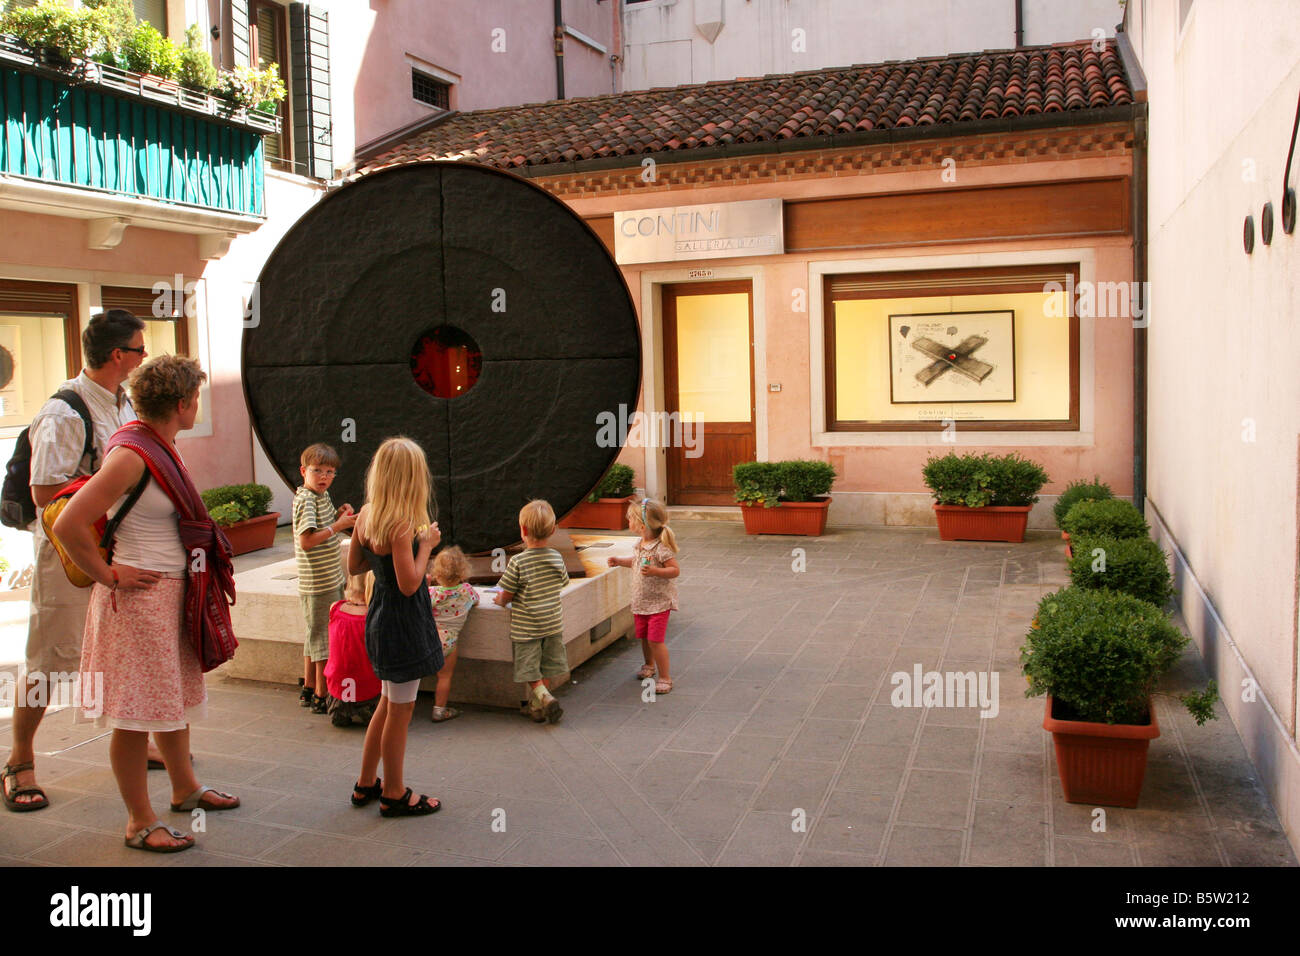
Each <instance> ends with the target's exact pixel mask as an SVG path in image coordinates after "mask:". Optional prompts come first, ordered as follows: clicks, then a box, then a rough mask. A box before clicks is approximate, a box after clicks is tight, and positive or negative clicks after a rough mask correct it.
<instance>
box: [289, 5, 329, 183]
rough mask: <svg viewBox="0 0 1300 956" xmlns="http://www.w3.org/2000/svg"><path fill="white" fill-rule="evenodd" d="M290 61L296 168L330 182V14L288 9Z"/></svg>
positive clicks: (299, 7)
mask: <svg viewBox="0 0 1300 956" xmlns="http://www.w3.org/2000/svg"><path fill="white" fill-rule="evenodd" d="M289 61H290V65H291V67H290V68H291V71H292V81H291V87H292V95H293V123H292V125H293V147H294V158H295V159H296V160H297V164H296V165H297V168H298V170H299V171H300V172H302V173H304V174H305V175H307V176H313V177H315V178H316V179H329V178H330V177H332V176H333V175H334V146H333V143H334V136H333V134H334V131H333V127H332V125H331V123H330V47H329V14H328V13H327V12H326V11H325V10H324V9H322V8H321V7H320V5H319V4H310V3H293V4H290V5H289Z"/></svg>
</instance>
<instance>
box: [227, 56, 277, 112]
mask: <svg viewBox="0 0 1300 956" xmlns="http://www.w3.org/2000/svg"><path fill="white" fill-rule="evenodd" d="M214 92H215V93H216V94H217V96H219V97H221V98H222V99H224V100H225V101H226V102H227V103H228V104H230V107H231V109H247V110H257V111H258V112H261V113H274V112H275V110H276V108H277V105H278V104H279V102H280V101H281V100H283V99H284V98H285V96H287V95H288V90H287V89H286V88H285V85H284V81H283V80H281V79H280V68H279V67H278V66H276V65H275V64H274V63H272V64H270V65H269V66H267V68H266V69H264V70H258V69H254V68H253V67H248V66H240V67H236V68H235V69H234V70H231V71H228V72H225V73H222V74H221V77H220V79H219V80H218V82H217V87H216V90H215V91H214Z"/></svg>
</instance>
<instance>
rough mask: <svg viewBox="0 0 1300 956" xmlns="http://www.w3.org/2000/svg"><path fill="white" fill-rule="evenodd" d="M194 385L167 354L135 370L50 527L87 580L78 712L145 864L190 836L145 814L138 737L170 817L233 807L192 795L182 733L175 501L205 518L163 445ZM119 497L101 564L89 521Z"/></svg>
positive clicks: (180, 569)
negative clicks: (98, 459) (126, 399)
mask: <svg viewBox="0 0 1300 956" xmlns="http://www.w3.org/2000/svg"><path fill="white" fill-rule="evenodd" d="M206 378H207V376H206V375H205V374H204V372H203V370H202V369H201V368H200V367H199V363H198V362H196V361H194V360H193V359H189V358H181V357H179V356H172V355H164V356H160V357H159V358H155V359H152V360H151V361H149V362H148V363H146V364H145V365H142V366H141V367H140V368H138V369H136V371H135V372H134V373H133V374H132V375H131V378H130V379H129V381H128V383H127V388H128V389H129V391H130V393H131V402H132V404H133V405H134V406H135V410H136V413H137V414H138V415H139V416H140V421H138V422H132V423H131V424H129V425H125V426H123V427H122V428H120V429H119V430H118V431H117V432H116V433H115V434H114V435H113V438H112V439H111V440H110V441H109V444H108V448H109V451H108V453H107V456H106V457H105V459H104V466H103V467H102V468H101V469H100V470H99V472H98V473H96V474H95V476H94V477H93V478H91V479H90V480H89V481H88V482H86V484H85V485H84V486H82V488H81V489H80V490H79V491H78V492H77V493H76V494H75V495H74V496H73V497H72V499H71V500H70V501H69V503H68V505H67V507H66V508H64V510H63V513H62V514H60V515H59V517H58V519H57V521H56V522H55V525H54V531H55V534H56V536H57V537H58V538H59V540H60V541H61V542H63V544H64V547H65V548H66V549H67V552H68V554H69V556H70V557H71V558H72V559H73V560H74V561H75V562H76V563H77V565H78V566H79V567H80V568H81V569H82V570H83V571H85V572H86V573H87V574H88V575H90V577H92V578H94V580H95V584H94V585H93V587H92V589H91V595H90V609H89V611H88V612H87V614H86V632H85V641H84V645H83V648H82V654H81V672H82V692H83V697H82V700H81V702H80V703H81V711H82V714H83V716H87V717H93V718H95V720H96V723H98V724H99V725H101V726H107V727H111V728H112V731H113V738H112V742H111V743H110V745H109V761H110V763H111V764H112V767H113V775H114V776H115V777H116V778H117V785H118V789H119V790H120V791H121V794H122V799H123V801H125V803H126V809H127V824H126V841H125V842H126V845H127V846H128V847H131V848H132V849H137V850H148V851H151V852H154V853H175V852H178V851H180V850H187V849H189V848H190V847H191V846H193V845H194V837H193V835H191V834H187V833H182V832H180V831H179V830H176V829H173V828H172V827H168V826H164V825H163V824H162V823H160V822H159V820H158V815H157V814H156V813H155V812H154V810H153V806H152V804H151V802H150V799H149V786H148V782H147V779H146V773H147V770H146V754H145V746H146V743H147V741H148V737H149V733H150V732H152V733H153V734H154V736H155V739H156V740H157V741H158V748H159V750H161V751H162V753H163V757H164V759H165V763H166V765H167V773H168V776H169V777H170V778H171V790H172V800H171V809H172V811H173V812H177V813H179V812H185V813H189V812H190V811H192V810H194V809H197V808H202V809H204V810H230V809H233V808H235V807H237V806H239V798H238V797H234V796H231V795H230V794H228V793H220V792H218V791H216V790H213V789H212V788H211V787H204V786H201V785H200V784H199V782H198V780H197V779H195V776H194V768H193V766H192V765H191V763H190V761H189V760H188V759H187V757H188V754H189V746H190V731H189V724H190V722H191V721H192V720H196V719H198V718H201V717H202V716H203V712H204V707H205V702H206V700H207V691H206V689H205V688H204V684H203V665H202V662H201V661H200V660H199V657H198V652H197V650H196V647H195V640H194V635H192V634H189V633H186V630H185V626H184V617H185V594H186V576H187V569H188V568H189V567H190V553H189V552H188V551H187V550H186V548H185V546H184V545H183V544H182V542H181V533H180V526H179V524H178V519H179V518H180V512H178V510H177V503H176V502H177V500H180V501H182V502H183V503H184V504H185V507H186V509H187V510H188V511H189V512H190V514H191V515H192V516H193V517H197V518H200V519H206V518H207V511H206V509H204V508H203V505H202V501H201V499H199V497H198V492H197V491H196V490H195V489H194V484H193V482H192V481H191V480H190V477H189V472H188V471H187V470H186V469H185V465H184V463H183V462H182V461H181V458H180V453H179V452H178V451H177V450H176V446H175V440H176V435H177V434H178V433H179V432H181V431H184V430H185V429H187V428H191V427H193V425H194V419H195V417H196V416H197V415H198V411H199V387H200V386H201V385H202V384H203V382H204V380H205V379H206ZM138 488H142V489H143V490H142V491H139V493H138V495H136V491H137V489H138ZM128 496H134V497H135V501H134V504H133V505H132V506H131V507H130V511H129V512H128V513H127V515H126V517H125V518H124V519H123V520H122V522H121V523H120V524H119V525H118V528H117V533H116V536H115V538H114V543H113V551H112V553H111V556H110V558H109V560H107V561H106V560H105V558H104V556H103V555H102V554H101V553H100V551H99V548H98V547H97V544H98V542H97V541H96V538H95V535H94V532H93V530H92V527H91V525H92V522H93V521H95V519H96V518H97V517H98V516H101V515H104V514H106V513H112V514H116V512H117V510H118V509H119V508H121V507H122V506H123V504H124V503H125V500H126V499H127V497H128ZM178 496H179V497H178ZM195 502H197V505H196V504H195ZM90 690H93V692H94V695H93V699H91V697H90V695H89V694H88V693H87V692H88V691H90Z"/></svg>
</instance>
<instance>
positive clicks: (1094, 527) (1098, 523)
mask: <svg viewBox="0 0 1300 956" xmlns="http://www.w3.org/2000/svg"><path fill="white" fill-rule="evenodd" d="M1061 530H1062V531H1064V532H1065V533H1066V534H1068V535H1069V536H1070V538H1071V539H1074V538H1075V537H1080V538H1086V537H1098V536H1101V537H1108V538H1146V537H1149V536H1150V534H1151V528H1150V526H1149V525H1148V524H1147V523H1146V519H1145V518H1143V517H1142V512H1140V511H1138V510H1137V508H1135V507H1134V506H1133V503H1132V502H1130V501H1125V500H1124V499H1123V498H1110V499H1107V500H1104V501H1081V502H1079V503H1078V504H1076V505H1074V506H1073V507H1072V508H1070V510H1069V511H1067V512H1066V514H1065V517H1064V518H1062V519H1061Z"/></svg>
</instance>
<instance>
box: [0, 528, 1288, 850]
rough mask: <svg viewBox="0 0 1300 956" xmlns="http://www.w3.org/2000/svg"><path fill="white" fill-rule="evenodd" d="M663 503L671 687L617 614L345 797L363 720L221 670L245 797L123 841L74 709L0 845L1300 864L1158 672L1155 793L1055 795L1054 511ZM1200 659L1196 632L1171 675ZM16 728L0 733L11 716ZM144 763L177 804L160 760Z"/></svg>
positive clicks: (113, 796) (196, 741) (109, 790)
mask: <svg viewBox="0 0 1300 956" xmlns="http://www.w3.org/2000/svg"><path fill="white" fill-rule="evenodd" d="M674 529H675V530H676V531H677V533H678V537H679V541H680V544H681V547H682V568H683V573H682V577H681V579H680V588H679V590H680V602H681V606H682V611H681V612H680V613H678V614H674V615H673V618H672V620H671V622H670V624H669V647H670V650H671V654H672V664H673V666H672V671H673V677H674V680H675V688H674V690H673V691H672V693H671V694H668V695H664V696H661V697H659V698H658V699H657V700H654V701H653V702H645V701H643V700H642V696H641V686H640V684H639V683H638V682H637V681H636V680H635V679H634V674H635V671H636V669H637V667H638V666H639V664H640V652H639V650H638V649H637V648H636V647H635V646H633V645H632V644H631V643H628V642H619V643H617V644H615V645H614V646H612V647H610V648H609V649H607V650H606V651H604V652H603V653H601V654H600V655H598V656H597V657H596V658H594V659H593V660H591V661H590V662H589V663H587V664H586V665H584V666H582V667H581V668H579V669H578V670H577V671H576V672H575V673H574V674H573V675H572V677H573V683H571V684H569V685H568V686H567V687H565V688H564V689H563V690H562V698H563V702H564V708H565V716H564V720H563V722H562V723H560V724H558V725H556V726H554V727H547V726H545V725H541V726H539V725H535V724H532V723H530V722H528V721H527V720H525V719H524V718H522V717H520V716H519V715H517V714H514V713H507V712H503V711H492V710H488V709H476V708H465V713H464V714H463V716H462V717H460V718H459V719H457V720H455V721H453V722H450V723H446V724H440V725H435V724H433V723H431V722H430V721H429V720H428V716H427V715H428V709H429V707H430V705H431V704H432V700H431V699H426V697H425V696H423V695H422V697H421V700H420V703H419V705H417V711H416V719H415V721H414V723H413V726H412V731H411V737H410V744H409V747H408V754H407V778H408V783H409V784H410V785H411V786H412V787H415V788H416V791H417V792H426V793H429V794H431V795H434V796H437V797H440V798H441V799H442V800H443V802H444V804H445V808H444V810H443V811H442V812H440V813H438V814H437V815H436V816H433V817H430V818H423V819H400V820H384V819H381V818H380V817H379V814H378V810H377V809H376V807H375V806H374V805H372V806H371V807H369V808H366V809H361V810H358V809H353V808H352V807H351V806H350V805H349V803H348V794H349V791H350V787H351V785H352V783H353V781H354V780H355V779H356V772H357V769H358V764H359V760H360V750H361V738H362V734H363V731H362V729H361V728H351V729H339V728H335V727H333V726H331V725H330V722H329V720H328V718H325V717H321V716H313V715H311V714H309V713H307V712H306V711H305V710H303V709H302V708H300V707H299V706H298V701H297V690H296V689H295V688H290V687H284V686H274V685H267V684H257V683H250V682H245V681H235V680H229V679H224V678H220V677H213V678H210V680H209V692H210V702H209V719H208V720H207V721H206V722H205V723H204V724H203V725H202V726H200V727H197V728H196V729H195V730H194V735H193V748H194V751H195V755H196V765H197V768H198V773H199V777H200V779H201V780H202V781H203V782H204V783H207V784H211V785H214V786H217V787H219V788H221V789H227V790H231V791H233V792H236V793H238V794H239V795H240V796H241V797H242V799H243V806H242V807H241V808H239V809H238V810H235V811H232V812H228V813H209V814H208V815H207V819H206V831H205V832H203V833H200V834H198V839H199V844H198V847H197V848H196V849H194V850H191V851H189V852H186V853H182V854H179V855H176V856H158V855H152V854H144V853H138V852H133V851H130V850H127V849H125V848H124V847H123V846H122V828H123V826H124V822H125V821H124V809H123V807H122V804H121V800H120V798H119V797H118V795H117V789H116V786H115V784H114V781H113V777H112V774H111V772H110V770H109V767H108V740H107V738H106V737H104V736H100V735H101V734H102V731H96V730H94V729H93V728H90V727H88V726H86V725H74V724H73V722H72V720H71V715H70V713H69V712H68V711H60V712H58V713H55V714H53V715H51V716H50V717H49V718H48V719H47V720H46V722H45V723H44V724H43V725H42V730H41V734H40V736H39V737H38V738H37V746H38V750H39V751H41V752H42V755H41V756H39V757H38V767H39V769H40V772H41V782H42V783H43V784H44V786H45V788H46V791H47V793H48V794H49V796H50V799H51V801H52V803H53V806H51V807H50V808H49V809H48V810H43V811H40V812H38V813H33V814H26V815H21V816H20V815H17V814H11V813H0V862H3V863H5V864H6V865H12V864H15V863H28V864H31V863H35V864H66V865H78V866H84V865H149V866H195V865H237V866H245V865H350V864H375V865H385V866H407V865H419V866H425V865H428V866H450V865H479V864H523V865H529V864H546V863H557V864H592V865H623V864H631V865H687V866H690V865H706V864H759V865H780V866H785V865H791V864H795V865H804V866H818V865H834V866H871V865H882V864H883V865H886V866H895V865H937V866H957V865H972V866H1001V865H1015V866H1021V865H1027V866H1040V865H1057V866H1073V865H1101V866H1135V865H1140V866H1172V865H1208V866H1215V865H1230V866H1253V865H1286V866H1293V865H1295V863H1296V860H1295V856H1294V855H1293V853H1292V851H1291V849H1290V846H1289V844H1288V843H1287V840H1286V838H1285V836H1284V835H1283V834H1282V832H1281V830H1280V827H1279V825H1278V822H1277V818H1276V815H1275V814H1274V813H1273V810H1272V809H1271V807H1270V806H1269V804H1268V801H1267V799H1266V797H1265V796H1264V794H1263V792H1262V791H1261V789H1260V787H1259V784H1258V781H1257V777H1256V775H1255V773H1254V771H1253V768H1252V767H1251V764H1250V762H1249V761H1248V760H1247V758H1246V755H1245V751H1244V750H1243V748H1242V745H1241V741H1240V739H1239V738H1238V736H1237V734H1236V732H1235V730H1234V728H1233V725H1232V723H1231V721H1230V720H1229V719H1228V718H1227V715H1226V713H1224V712H1223V711H1222V709H1220V719H1219V720H1218V721H1216V722H1213V723H1211V724H1207V725H1206V726H1204V727H1199V728H1198V727H1197V726H1196V725H1195V723H1194V722H1193V721H1192V720H1191V718H1190V717H1189V716H1188V715H1187V714H1186V712H1185V711H1184V710H1183V708H1182V706H1181V705H1180V704H1178V703H1177V702H1175V701H1172V700H1170V699H1169V698H1160V699H1159V703H1158V711H1159V718H1160V725H1161V730H1162V735H1161V736H1160V737H1159V738H1158V739H1157V740H1156V741H1154V742H1153V744H1152V746H1151V753H1150V761H1149V768H1148V771H1147V777H1146V784H1145V786H1144V789H1143V792H1142V803H1141V808H1140V809H1137V810H1122V809H1107V810H1106V811H1105V815H1104V831H1098V830H1095V829H1094V827H1096V826H1097V824H1098V820H1097V818H1096V817H1095V816H1094V809H1093V808H1091V807H1086V806H1073V805H1070V804H1067V803H1065V802H1064V801H1063V800H1062V798H1061V794H1060V784H1059V782H1058V781H1057V779H1056V767H1055V760H1054V758H1053V755H1052V748H1051V741H1050V737H1049V735H1048V734H1047V733H1045V732H1044V731H1043V730H1042V728H1041V722H1042V717H1043V701H1042V700H1041V699H1026V698H1025V697H1024V687H1025V685H1024V681H1023V678H1022V677H1021V676H1020V674H1019V668H1018V657H1019V647H1020V644H1021V642H1022V640H1023V637H1024V633H1025V631H1026V629H1027V627H1028V622H1029V619H1030V617H1031V613H1032V611H1033V609H1034V607H1035V606H1036V604H1037V602H1038V600H1039V598H1040V597H1041V595H1042V594H1044V593H1046V592H1048V591H1051V590H1055V589H1056V588H1057V587H1059V586H1061V585H1062V584H1064V583H1065V581H1066V572H1065V562H1064V555H1063V549H1062V544H1061V541H1060V540H1059V538H1057V537H1056V536H1055V535H1051V536H1049V535H1047V534H1045V533H1042V532H1037V533H1035V532H1031V534H1030V538H1029V540H1028V541H1027V542H1026V543H1025V544H1023V545H982V544H967V543H959V544H954V543H943V542H940V541H939V540H938V538H937V536H936V534H935V533H934V532H933V531H928V532H927V531H923V530H893V529H888V530H887V529H872V530H853V531H839V532H835V533H831V534H827V535H826V536H824V537H822V538H819V539H795V538H750V537H746V536H745V535H744V533H743V530H742V529H741V526H740V525H739V524H738V523H733V522H728V521H683V522H677V523H674ZM796 548H799V549H802V551H803V554H802V555H800V554H799V553H798V552H796V551H795V550H794V549H796ZM801 559H802V561H803V562H806V568H805V569H804V570H802V571H796V570H794V568H795V567H797V566H798V564H799V562H800V560H801ZM918 664H919V665H920V666H921V669H922V670H923V671H930V670H940V671H995V672H997V673H998V675H999V678H1000V680H999V696H998V711H997V716H996V717H993V718H990V719H982V718H981V717H980V712H979V710H978V709H977V708H974V707H967V708H932V709H928V710H927V709H922V708H912V707H907V708H896V707H894V706H892V705H891V702H890V695H891V692H892V691H893V687H892V685H891V682H890V675H892V674H894V673H895V672H899V671H903V672H907V673H908V674H911V673H912V672H913V668H914V666H915V665H918ZM1203 682H1204V673H1203V671H1202V669H1201V664H1200V661H1199V658H1198V657H1197V656H1196V653H1195V651H1193V650H1189V651H1188V653H1187V654H1186V655H1185V657H1184V659H1183V662H1182V664H1181V666H1180V667H1179V669H1178V671H1177V672H1176V673H1175V674H1174V675H1173V677H1172V679H1171V680H1170V682H1169V685H1170V686H1169V687H1168V688H1166V689H1167V690H1169V691H1171V692H1177V691H1179V690H1181V689H1183V688H1184V687H1191V686H1193V685H1196V684H1200V683H1203ZM0 733H2V734H3V740H4V741H5V746H6V747H7V740H8V722H7V721H6V722H4V724H3V726H0ZM50 754H53V755H50ZM150 778H151V781H152V784H153V791H154V795H155V801H156V804H157V805H158V806H160V807H162V808H163V809H164V811H165V810H166V807H165V804H166V801H167V783H166V776H165V774H163V773H161V772H155V773H153V774H151V775H150ZM163 817H164V819H168V818H171V821H172V822H174V823H175V824H177V825H181V824H184V823H185V822H186V821H187V817H185V816H183V815H180V814H168V813H166V812H164V814H163Z"/></svg>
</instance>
